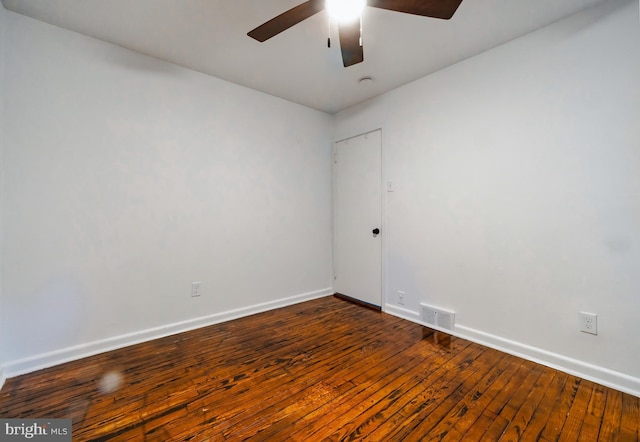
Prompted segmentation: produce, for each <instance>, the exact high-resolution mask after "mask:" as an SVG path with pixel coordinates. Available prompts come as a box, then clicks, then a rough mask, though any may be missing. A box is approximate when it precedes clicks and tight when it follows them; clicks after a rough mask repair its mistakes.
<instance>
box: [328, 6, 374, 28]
mask: <svg viewBox="0 0 640 442" xmlns="http://www.w3.org/2000/svg"><path fill="white" fill-rule="evenodd" d="M365 6H367V0H326V3H325V7H326V8H327V12H328V13H329V16H330V17H331V18H332V19H333V20H335V21H337V22H338V23H349V22H352V21H354V20H357V19H358V18H359V17H360V15H361V14H362V11H363V10H364V7H365Z"/></svg>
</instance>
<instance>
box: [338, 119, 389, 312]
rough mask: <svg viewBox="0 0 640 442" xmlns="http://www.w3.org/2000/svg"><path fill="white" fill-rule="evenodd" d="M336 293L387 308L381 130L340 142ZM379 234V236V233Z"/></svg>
mask: <svg viewBox="0 0 640 442" xmlns="http://www.w3.org/2000/svg"><path fill="white" fill-rule="evenodd" d="M334 166H335V183H336V186H335V206H334V209H335V215H334V216H335V224H334V232H335V233H334V235H335V237H334V238H335V239H334V241H335V243H334V251H335V253H334V260H335V264H334V265H335V269H334V289H335V291H336V292H338V293H340V294H342V295H346V296H349V297H351V298H354V299H356V300H359V301H363V302H366V303H368V304H373V305H375V306H378V307H380V306H382V240H381V236H382V235H384V232H380V230H381V222H382V138H381V132H380V130H377V131H374V132H370V133H368V134H365V135H360V136H357V137H354V138H350V139H348V140H344V141H339V142H337V143H336V151H335V164H334ZM376 232H378V233H376Z"/></svg>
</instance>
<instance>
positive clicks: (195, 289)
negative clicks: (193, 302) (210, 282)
mask: <svg viewBox="0 0 640 442" xmlns="http://www.w3.org/2000/svg"><path fill="white" fill-rule="evenodd" d="M198 296H200V282H192V283H191V297H192V298H197V297H198Z"/></svg>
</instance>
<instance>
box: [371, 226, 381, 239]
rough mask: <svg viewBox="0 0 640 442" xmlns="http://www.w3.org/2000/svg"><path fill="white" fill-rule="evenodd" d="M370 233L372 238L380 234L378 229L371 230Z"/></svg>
mask: <svg viewBox="0 0 640 442" xmlns="http://www.w3.org/2000/svg"><path fill="white" fill-rule="evenodd" d="M371 233H373V236H374V237H376V236H378V234H379V233H380V229H378V228H377V227H376V228H375V229H373V230H372V231H371Z"/></svg>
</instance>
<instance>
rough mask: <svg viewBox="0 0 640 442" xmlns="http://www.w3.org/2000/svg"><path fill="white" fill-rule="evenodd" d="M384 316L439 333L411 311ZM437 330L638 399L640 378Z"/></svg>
mask: <svg viewBox="0 0 640 442" xmlns="http://www.w3.org/2000/svg"><path fill="white" fill-rule="evenodd" d="M385 312H386V313H389V314H390V315H393V316H397V317H399V318H402V319H406V320H408V321H412V322H416V323H418V324H421V325H424V326H426V327H430V328H435V329H439V327H434V326H433V325H430V324H425V323H423V322H422V321H421V320H420V314H419V313H416V312H414V311H411V310H407V309H404V308H399V307H396V306H393V305H387V306H386V308H385ZM439 330H441V331H442V332H444V333H448V334H450V335H453V336H456V337H459V338H462V339H467V340H469V341H472V342H475V343H477V344H480V345H484V346H486V347H489V348H493V349H495V350H499V351H502V352H504V353H508V354H511V355H514V356H518V357H520V358H523V359H527V360H529V361H532V362H536V363H538V364H542V365H545V366H547V367H551V368H554V369H556V370H559V371H562V372H564V373H568V374H571V375H574V376H578V377H580V378H583V379H586V380H589V381H593V382H595V383H598V384H601V385H605V386H607V387H611V388H613V389H615V390H619V391H622V392H625V393H629V394H632V395H634V396H637V397H640V378H637V377H634V376H631V375H628V374H625V373H621V372H619V371H615V370H611V369H608V368H605V367H601V366H598V365H594V364H591V363H588V362H584V361H580V360H577V359H573V358H570V357H567V356H563V355H561V354H558V353H553V352H550V351H547V350H543V349H541V348H537V347H533V346H530V345H527V344H523V343H522V342H517V341H512V340H510V339H506V338H502V337H500V336H496V335H492V334H489V333H485V332H482V331H479V330H475V329H473V328H470V327H466V326H464V325H459V324H456V325H455V328H454V330H445V329H439Z"/></svg>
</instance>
